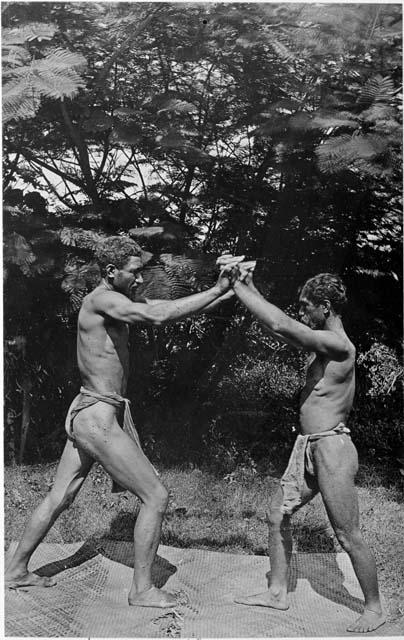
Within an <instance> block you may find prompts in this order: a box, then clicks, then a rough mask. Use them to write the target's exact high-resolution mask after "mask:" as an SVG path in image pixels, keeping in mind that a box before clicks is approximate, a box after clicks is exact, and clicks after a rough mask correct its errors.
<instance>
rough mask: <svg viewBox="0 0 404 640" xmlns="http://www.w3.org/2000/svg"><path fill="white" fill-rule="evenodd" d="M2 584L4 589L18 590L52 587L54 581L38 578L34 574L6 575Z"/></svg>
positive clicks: (42, 577)
mask: <svg viewBox="0 0 404 640" xmlns="http://www.w3.org/2000/svg"><path fill="white" fill-rule="evenodd" d="M4 584H5V587H6V589H19V588H24V587H54V586H55V584H56V580H55V579H54V578H47V577H46V576H38V575H37V574H36V573H31V572H30V571H27V573H23V574H20V575H18V574H17V573H11V572H9V573H7V572H6V574H5V576H4Z"/></svg>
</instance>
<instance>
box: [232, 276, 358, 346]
mask: <svg viewBox="0 0 404 640" xmlns="http://www.w3.org/2000/svg"><path fill="white" fill-rule="evenodd" d="M233 289H234V292H235V294H236V296H237V298H238V299H239V300H240V301H241V302H242V303H243V304H244V305H245V306H246V307H247V309H249V310H250V311H251V313H253V314H254V315H255V316H256V318H257V319H258V320H259V321H260V322H262V324H263V325H264V326H265V327H267V328H268V329H269V331H270V332H271V333H272V334H273V335H274V336H275V337H276V338H279V339H280V340H283V341H284V342H287V343H288V344H291V345H293V346H295V347H297V348H301V349H305V350H306V351H314V352H316V353H319V354H322V355H327V356H330V357H333V358H344V357H345V356H346V355H347V353H348V348H347V345H346V344H345V342H344V341H343V340H342V338H340V337H339V336H338V335H336V334H335V333H334V332H333V331H327V330H314V329H310V327H307V326H306V325H304V324H303V323H302V322H298V321H297V320H294V319H293V318H291V317H290V316H288V315H287V314H286V313H284V312H283V311H282V310H281V309H279V308H278V307H276V306H275V305H274V304H272V303H271V302H268V300H265V298H264V297H263V296H262V295H261V294H260V293H258V292H257V290H256V289H253V287H251V286H249V285H247V284H244V283H243V282H241V281H240V280H237V281H236V282H235V283H234V285H233Z"/></svg>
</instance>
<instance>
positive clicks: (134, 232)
mask: <svg viewBox="0 0 404 640" xmlns="http://www.w3.org/2000/svg"><path fill="white" fill-rule="evenodd" d="M128 233H129V235H130V236H131V237H132V238H144V239H145V238H154V237H155V236H160V235H161V234H162V233H164V227H159V226H155V227H138V228H134V229H129V231H128Z"/></svg>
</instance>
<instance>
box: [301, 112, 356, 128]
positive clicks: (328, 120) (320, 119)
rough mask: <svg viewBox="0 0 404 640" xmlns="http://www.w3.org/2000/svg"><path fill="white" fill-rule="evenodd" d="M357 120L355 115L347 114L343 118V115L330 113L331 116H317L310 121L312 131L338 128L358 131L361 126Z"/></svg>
mask: <svg viewBox="0 0 404 640" xmlns="http://www.w3.org/2000/svg"><path fill="white" fill-rule="evenodd" d="M357 120H358V119H357V118H356V117H355V116H354V115H351V114H349V113H348V114H347V115H346V117H345V118H343V117H341V114H338V112H337V113H329V114H326V113H324V114H320V113H318V114H315V115H314V117H313V118H312V119H311V120H310V129H324V130H327V129H331V128H332V129H334V128H338V127H344V128H349V129H357V128H358V127H359V124H358V122H357Z"/></svg>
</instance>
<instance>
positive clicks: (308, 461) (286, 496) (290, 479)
mask: <svg viewBox="0 0 404 640" xmlns="http://www.w3.org/2000/svg"><path fill="white" fill-rule="evenodd" d="M343 433H346V434H349V433H351V431H350V429H348V427H346V426H345V424H344V423H343V422H340V423H339V424H337V426H336V427H334V429H330V430H328V431H321V432H319V433H309V434H308V435H305V436H303V435H298V436H297V438H296V442H295V444H294V446H293V449H292V453H291V455H290V458H289V463H288V466H287V468H286V471H285V473H284V474H283V476H282V478H281V487H282V490H283V502H282V506H281V511H282V513H284V514H287V515H291V514H292V513H293V512H294V511H295V510H296V508H297V507H298V506H299V505H300V503H301V501H302V495H301V494H302V487H303V483H304V474H305V472H307V473H309V474H310V475H311V476H315V469H314V464H313V458H312V456H311V451H310V443H311V442H314V441H316V440H319V439H320V438H327V437H330V436H337V435H341V434H343Z"/></svg>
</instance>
